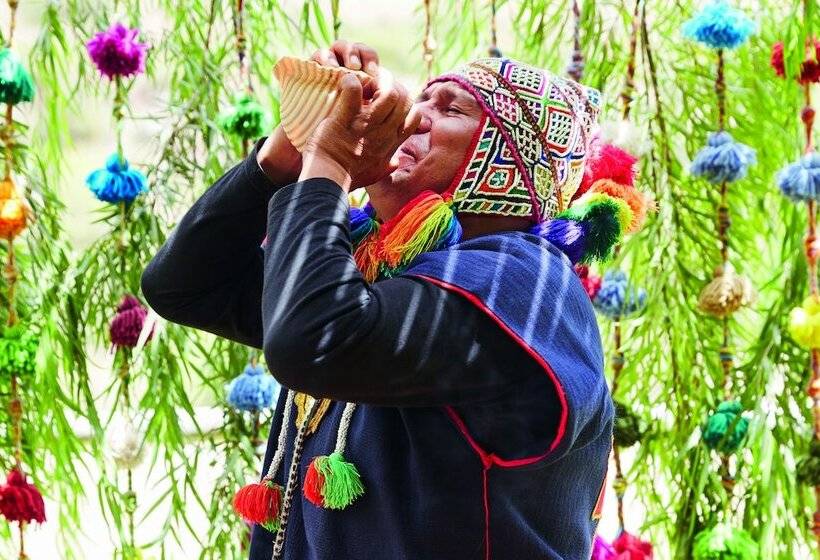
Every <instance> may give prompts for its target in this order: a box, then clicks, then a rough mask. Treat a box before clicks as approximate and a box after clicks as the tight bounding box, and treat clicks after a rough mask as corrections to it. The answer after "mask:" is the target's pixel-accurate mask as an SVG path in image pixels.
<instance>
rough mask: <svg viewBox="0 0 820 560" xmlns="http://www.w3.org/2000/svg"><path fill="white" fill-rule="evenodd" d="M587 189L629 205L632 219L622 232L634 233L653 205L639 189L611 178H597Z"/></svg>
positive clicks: (641, 224) (639, 227) (641, 225)
mask: <svg viewBox="0 0 820 560" xmlns="http://www.w3.org/2000/svg"><path fill="white" fill-rule="evenodd" d="M589 190H590V192H593V193H602V194H607V195H609V196H611V197H612V198H617V199H620V200H623V201H624V202H626V203H627V204H628V205H629V208H630V209H631V210H632V220H631V221H630V222H629V225H628V226H627V228H626V230H625V231H624V233H635V232H636V231H638V230H639V229H641V228H642V227H643V224H644V222H645V221H646V214H647V212H649V210H650V209H653V208H654V207H655V204H654V202H653V201H652V199H651V198H650V197H648V196H647V195H645V194H644V193H642V192H641V191H639V190H637V189H636V188H634V187H629V186H626V185H622V184H620V183H616V182H615V181H613V180H611V179H599V180H598V181H595V182H594V183H593V184H592V186H591V187H590V189H589Z"/></svg>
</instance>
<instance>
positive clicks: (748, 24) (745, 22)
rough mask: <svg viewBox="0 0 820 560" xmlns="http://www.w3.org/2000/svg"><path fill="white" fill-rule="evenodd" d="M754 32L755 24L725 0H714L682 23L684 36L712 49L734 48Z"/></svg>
mask: <svg viewBox="0 0 820 560" xmlns="http://www.w3.org/2000/svg"><path fill="white" fill-rule="evenodd" d="M754 32H755V24H754V22H752V20H750V19H749V18H747V17H746V15H745V14H744V13H743V12H741V11H740V10H737V9H735V8H733V7H731V6H729V4H728V3H727V2H726V1H725V0H715V1H713V2H710V3H709V4H707V5H706V6H705V7H704V8H703V10H701V11H700V12H699V13H698V14H696V15H695V16H694V17H693V18H692V19H690V20H689V21H687V22H686V23H684V24H683V34H684V36H686V37H688V38H690V39H694V40H695V41H698V42H700V43H703V44H704V45H706V46H707V47H711V48H713V49H734V48H736V47H739V46H740V45H742V44H743V43H745V42H746V39H748V38H749V36H750V35H751V34H752V33H754Z"/></svg>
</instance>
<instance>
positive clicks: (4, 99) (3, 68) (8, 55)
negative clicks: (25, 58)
mask: <svg viewBox="0 0 820 560" xmlns="http://www.w3.org/2000/svg"><path fill="white" fill-rule="evenodd" d="M32 99H34V80H32V79H31V75H30V74H29V73H28V71H27V70H26V69H25V67H24V66H23V63H22V62H20V59H19V58H17V55H16V54H14V53H13V52H12V51H11V50H10V49H8V48H4V49H2V50H0V103H8V104H9V105H17V104H18V103H21V102H27V101H31V100H32Z"/></svg>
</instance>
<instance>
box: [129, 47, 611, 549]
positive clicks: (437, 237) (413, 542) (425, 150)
mask: <svg viewBox="0 0 820 560" xmlns="http://www.w3.org/2000/svg"><path fill="white" fill-rule="evenodd" d="M314 60H316V61H317V62H319V63H320V64H326V65H344V66H346V67H348V68H352V69H360V68H366V69H372V65H371V63H372V64H376V65H377V64H378V57H377V55H376V53H375V52H374V51H373V50H372V49H369V48H367V47H365V46H364V45H360V44H357V43H353V44H350V43H347V42H345V41H337V42H336V43H334V44H333V46H332V47H331V48H330V49H328V50H323V51H320V52H317V53H316V54H315V55H314ZM363 96H364V94H363V91H362V85H361V83H360V82H359V80H358V79H356V78H353V77H348V78H345V79H344V80H342V83H341V85H340V92H339V101H338V103H337V105H336V107H335V110H334V111H333V113H332V114H331V115H330V116H329V117H327V118H326V119H325V120H324V121H323V122H322V123H321V124H320V126H319V127H318V129H317V130H316V132H315V133H314V134H313V136H312V137H311V139H310V140H309V142H308V146H307V148H306V149H305V150H304V153H303V154H301V156H300V154H299V153H298V152H296V151H295V150H294V149H293V147H292V146H291V145H290V144H289V142H288V141H287V138H286V136H285V134H284V133H283V131H282V130H281V128H277V129H276V130H275V131H274V133H273V134H272V135H271V136H270V137H269V138H267V139H263V140H260V141H259V142H258V143H257V145H256V148H255V149H254V151H253V153H252V154H251V155H250V156H249V158H248V159H247V160H246V161H244V162H242V163H240V164H239V165H237V166H236V167H234V168H233V169H231V170H230V171H228V172H227V173H226V174H225V175H224V176H223V177H222V178H221V179H220V180H219V181H217V183H216V184H215V185H213V186H212V187H211V188H210V189H209V190H208V191H207V192H206V193H205V194H204V195H203V196H202V197H201V198H200V199H199V200H198V201H197V202H196V203H195V204H194V206H193V207H192V208H191V209H190V210H189V211H188V212H187V213H186V215H185V216H184V217H183V219H182V220H181V221H180V223H179V225H178V227H177V228H176V229H175V231H174V232H173V233H172V235H171V236H170V237H169V239H168V241H167V242H166V243H165V245H164V246H163V247H162V248H161V249H160V251H159V252H158V254H157V255H156V256H155V257H154V259H153V260H152V261H151V263H150V264H149V265H148V267H147V268H146V270H145V272H144V274H143V277H142V287H143V292H144V294H145V297H146V299H147V300H148V302H149V303H150V304H151V306H152V307H153V308H154V309H155V310H156V312H157V313H159V314H160V315H162V316H164V317H166V318H167V319H169V320H171V321H174V322H177V323H181V324H185V325H190V326H194V327H196V328H199V329H203V330H207V331H209V332H212V333H215V334H217V335H220V336H224V337H227V338H230V339H233V340H237V341H239V342H242V343H245V344H248V345H251V346H254V347H256V348H262V349H264V353H265V356H266V360H267V363H268V366H269V367H270V369H271V371H272V372H273V374H274V376H276V378H277V379H278V380H279V381H280V382H281V383H282V385H283V386H284V387H286V388H288V389H290V390H291V391H288V392H287V396H286V392H285V391H283V392H282V395H283V396H282V398H280V401H279V403H278V405H277V408H276V412H275V415H274V425H273V426H272V429H271V435H270V439H269V445H268V453H267V455H266V458H265V470H264V472H265V473H267V475H266V478H265V479H264V481H263V484H267V486H265V487H264V488H275V489H276V501H275V504H276V507H275V508H274V509H275V510H276V511H275V512H274V513H275V516H274V517H275V518H274V517H272V518H271V519H270V520H269V522H265V523H263V525H265V527H267V529H266V528H265V527H263V526H261V525H256V526H255V527H254V531H253V536H252V543H251V552H250V554H251V558H252V559H263V558H264V559H266V560H267V559H268V558H271V555H272V554H273V556H274V558H285V559H288V560H308V559H310V560H314V559H316V560H319V559H322V560H324V559H331V558H332V559H350V560H352V559H357V560H358V559H362V560H364V559H367V560H382V559H383V560H400V559H402V560H403V559H408V560H410V559H413V560H438V559H441V560H444V559H448V560H449V559H453V560H456V559H457V560H471V559H476V560H479V559H489V558H494V559H499V560H507V559H509V560H520V559H536V558H537V559H564V560H567V559H573V560H587V559H588V558H589V556H590V550H591V542H592V538H593V534H594V531H595V527H596V524H597V513H598V510H599V509H600V505H601V504H600V501H601V496H602V489H603V484H604V480H605V473H606V465H607V458H608V455H609V451H610V446H611V429H612V415H613V412H612V404H611V400H610V397H609V392H608V390H607V387H606V383H605V381H604V377H603V373H602V369H603V357H602V349H601V342H600V337H599V333H598V329H597V325H596V322H595V317H594V314H593V311H592V307H591V305H590V302H589V298H588V296H587V295H586V293H585V292H584V289H583V287H582V286H581V283H580V281H579V280H578V278H577V277H576V275H575V274H574V271H573V268H572V263H571V261H570V260H569V259H568V258H567V256H566V255H564V254H563V253H562V252H561V251H560V250H559V249H558V248H556V246H555V245H553V244H551V243H550V242H548V241H546V240H545V239H544V238H542V237H539V236H537V235H535V234H534V233H530V232H529V231H531V230H530V228H531V227H532V226H533V224H534V223H535V224H539V223H543V222H544V220H547V219H548V218H551V217H553V216H555V215H556V214H557V212H558V211H559V210H560V209H562V208H563V207H565V206H566V205H568V204H569V202H570V200H571V198H572V196H573V194H574V192H575V191H576V190H577V189H578V185H579V182H580V179H581V173H582V172H583V164H584V157H585V152H586V148H587V144H588V142H587V136H588V134H589V130H590V127H591V125H592V123H593V122H594V119H595V116H596V114H597V110H598V106H597V103H598V100H597V97H596V95H595V92H594V91H592V90H588V89H586V88H583V87H582V86H579V85H578V84H575V83H573V82H570V81H568V80H564V79H561V78H558V77H555V76H552V75H550V74H548V73H546V72H543V71H541V70H538V69H534V68H532V67H529V66H526V65H523V64H521V63H517V62H515V61H511V60H507V59H483V60H481V61H477V62H476V63H474V64H472V65H465V66H464V67H461V68H460V69H457V70H456V71H455V72H453V73H450V74H446V75H444V76H441V77H439V78H438V79H437V80H433V81H432V82H431V83H430V84H428V86H427V87H426V88H425V89H424V91H423V93H422V94H421V95H420V96H419V98H418V99H417V100H416V102H415V103H414V104H413V109H412V111H410V113H407V112H406V110H405V109H404V108H405V107H406V101H407V99H406V97H407V93H406V92H405V91H404V89H403V88H402V87H401V86H398V85H396V86H393V87H391V88H390V89H387V90H382V89H379V88H377V89H376V92H375V93H374V94H373V96H372V97H371V98H370V99H363ZM362 146H363V149H362ZM360 185H367V193H368V195H369V198H370V206H369V207H368V215H364V214H363V213H361V212H359V213H358V214H356V216H355V219H354V216H353V214H351V216H350V217H348V202H347V200H348V199H347V193H348V192H349V191H350V190H351V189H352V188H355V187H358V186H360ZM361 223H364V224H365V226H366V227H365V226H363V227H360V224H361ZM362 231H364V232H365V233H362ZM532 231H535V230H532ZM405 233H406V235H405V237H401V235H404V234H405ZM265 234H267V240H266V243H265V245H264V247H263V248H262V249H260V247H259V241H260V239H262V237H263V236H265ZM391 236H392V237H391ZM397 238H400V242H398V241H396V239H397ZM456 241H459V242H458V243H455V242H456ZM391 251H392V253H391ZM354 252H355V258H354ZM393 253H395V254H393ZM408 255H410V256H409V257H408ZM365 269H367V270H368V271H369V272H368V273H365V272H364V270H365ZM368 274H369V275H370V276H371V277H369V278H368ZM297 392H298V394H297ZM302 394H307V395H311V396H312V397H315V398H316V399H315V400H314V399H306V398H304V397H302V400H301V401H298V402H301V406H296V405H294V402H296V401H297V399H299V398H300V395H302ZM318 399H328V400H318ZM356 405H358V407H356ZM294 407H296V408H299V410H298V411H297V410H293V409H294ZM283 416H284V417H285V418H284V420H283ZM331 451H336V452H338V454H336V453H334V455H335V456H336V459H337V460H336V466H339V467H340V468H342V469H343V477H344V480H343V481H342V482H343V484H342V483H340V485H339V486H338V488H336V487H334V490H333V495H332V496H331V489H330V486H331V485H332V484H333V485H335V484H336V483H337V482H338V480H340V479H338V480H337V479H333V480H332V478H333V477H334V476H337V478H338V477H342V475H341V474H339V473H338V472H337V473H335V474H334V471H333V468H331V467H330V466H328V464H329V463H328V461H329V459H328V457H327V456H328V454H330V453H331ZM342 452H343V453H344V460H341V457H342V455H341V453H342ZM316 457H319V459H315V458H316ZM353 465H355V467H353ZM340 472H341V471H340ZM258 486H259V487H260V488H262V487H263V486H262V485H258ZM337 491H338V492H337ZM339 492H341V493H339ZM345 492H347V494H345ZM342 494H345V495H344V496H342ZM340 496H342V497H340ZM266 499H268V498H266ZM280 499H281V504H280ZM271 503H273V502H271ZM342 508H343V509H342ZM268 529H272V530H273V531H274V532H271V531H269V530H268ZM274 539H275V541H276V542H275V543H274Z"/></svg>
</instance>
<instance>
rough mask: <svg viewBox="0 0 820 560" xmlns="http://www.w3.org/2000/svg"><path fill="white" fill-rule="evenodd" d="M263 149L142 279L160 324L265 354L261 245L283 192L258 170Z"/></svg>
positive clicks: (230, 176) (230, 175)
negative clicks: (272, 205)
mask: <svg viewBox="0 0 820 560" xmlns="http://www.w3.org/2000/svg"><path fill="white" fill-rule="evenodd" d="M263 141H264V138H262V139H261V140H259V142H258V143H257V144H256V146H255V147H254V149H253V151H252V153H251V154H250V155H249V156H248V157H247V158H246V159H245V160H244V161H243V162H241V163H239V164H238V165H236V166H235V167H233V168H232V169H231V170H229V171H228V172H227V173H225V175H223V176H222V177H221V178H220V179H219V180H218V181H217V182H216V183H214V185H212V186H211V187H210V188H209V189H208V190H207V191H206V192H205V194H203V195H202V196H201V197H200V198H199V200H197V201H196V202H195V203H194V205H193V206H192V207H191V208H190V209H189V210H188V211H187V212H186V213H185V215H184V216H183V217H182V219H181V220H180V222H179V224H177V226H176V227H175V228H174V230H173V231H172V232H171V234H170V235H169V237H168V239H167V240H166V241H165V244H164V245H163V246H162V247H161V248H160V250H159V251H158V252H157V254H156V255H155V256H154V258H153V259H152V260H151V261H150V262H149V263H148V266H147V267H146V268H145V270H144V271H143V273H142V279H141V283H142V292H143V295H144V296H145V299H146V301H147V302H148V304H149V305H150V306H151V307H152V308H153V309H154V311H156V312H157V313H158V314H159V315H160V316H162V317H164V318H166V319H168V320H170V321H173V322H175V323H180V324H182V325H187V326H191V327H195V328H197V329H202V330H205V331H208V332H211V333H214V334H216V335H219V336H222V337H225V338H229V339H232V340H235V341H238V342H241V343H243V344H247V345H249V346H254V347H256V348H260V349H261V348H262V315H261V311H260V308H259V302H260V299H261V297H262V260H263V251H262V248H261V247H260V245H261V242H262V239H263V238H264V236H265V224H266V221H267V205H268V201H269V200H270V198H271V197H272V196H273V193H274V192H275V191H276V189H277V188H278V186H277V185H274V184H273V183H272V182H271V181H270V179H268V177H267V175H265V173H264V172H263V171H262V169H261V168H260V167H259V165H258V164H257V162H256V153H257V150H258V148H259V146H260V145H261V143H262V142H263Z"/></svg>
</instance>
